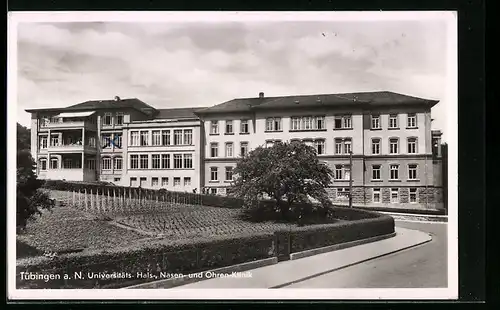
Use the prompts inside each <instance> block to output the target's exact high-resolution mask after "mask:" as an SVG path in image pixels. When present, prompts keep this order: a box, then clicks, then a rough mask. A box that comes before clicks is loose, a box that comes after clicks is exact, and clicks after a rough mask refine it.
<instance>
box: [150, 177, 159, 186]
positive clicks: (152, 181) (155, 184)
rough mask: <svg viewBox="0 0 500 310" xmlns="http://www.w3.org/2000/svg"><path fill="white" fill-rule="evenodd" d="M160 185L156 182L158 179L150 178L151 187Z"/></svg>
mask: <svg viewBox="0 0 500 310" xmlns="http://www.w3.org/2000/svg"><path fill="white" fill-rule="evenodd" d="M159 185H160V182H159V180H158V177H152V178H151V186H152V187H158V186H159Z"/></svg>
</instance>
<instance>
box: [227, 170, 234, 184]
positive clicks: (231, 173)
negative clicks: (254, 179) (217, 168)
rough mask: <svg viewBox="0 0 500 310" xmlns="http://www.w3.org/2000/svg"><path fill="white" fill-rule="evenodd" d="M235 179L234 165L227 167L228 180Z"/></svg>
mask: <svg viewBox="0 0 500 310" xmlns="http://www.w3.org/2000/svg"><path fill="white" fill-rule="evenodd" d="M232 179H233V167H226V181H231V180H232Z"/></svg>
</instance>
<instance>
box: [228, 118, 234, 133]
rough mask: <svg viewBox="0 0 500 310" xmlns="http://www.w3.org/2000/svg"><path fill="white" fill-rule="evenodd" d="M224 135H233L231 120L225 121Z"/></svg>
mask: <svg viewBox="0 0 500 310" xmlns="http://www.w3.org/2000/svg"><path fill="white" fill-rule="evenodd" d="M226 133H227V134H232V133H233V121H232V120H227V121H226Z"/></svg>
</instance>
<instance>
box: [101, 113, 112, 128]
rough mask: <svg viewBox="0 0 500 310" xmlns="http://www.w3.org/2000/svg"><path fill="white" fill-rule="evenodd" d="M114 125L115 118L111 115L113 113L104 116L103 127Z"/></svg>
mask: <svg viewBox="0 0 500 310" xmlns="http://www.w3.org/2000/svg"><path fill="white" fill-rule="evenodd" d="M112 124H113V116H112V115H111V113H106V114H104V120H103V125H105V126H111V125H112Z"/></svg>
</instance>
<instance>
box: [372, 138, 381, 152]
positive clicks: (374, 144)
mask: <svg viewBox="0 0 500 310" xmlns="http://www.w3.org/2000/svg"><path fill="white" fill-rule="evenodd" d="M372 154H373V155H379V154H380V139H379V138H373V139H372Z"/></svg>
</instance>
